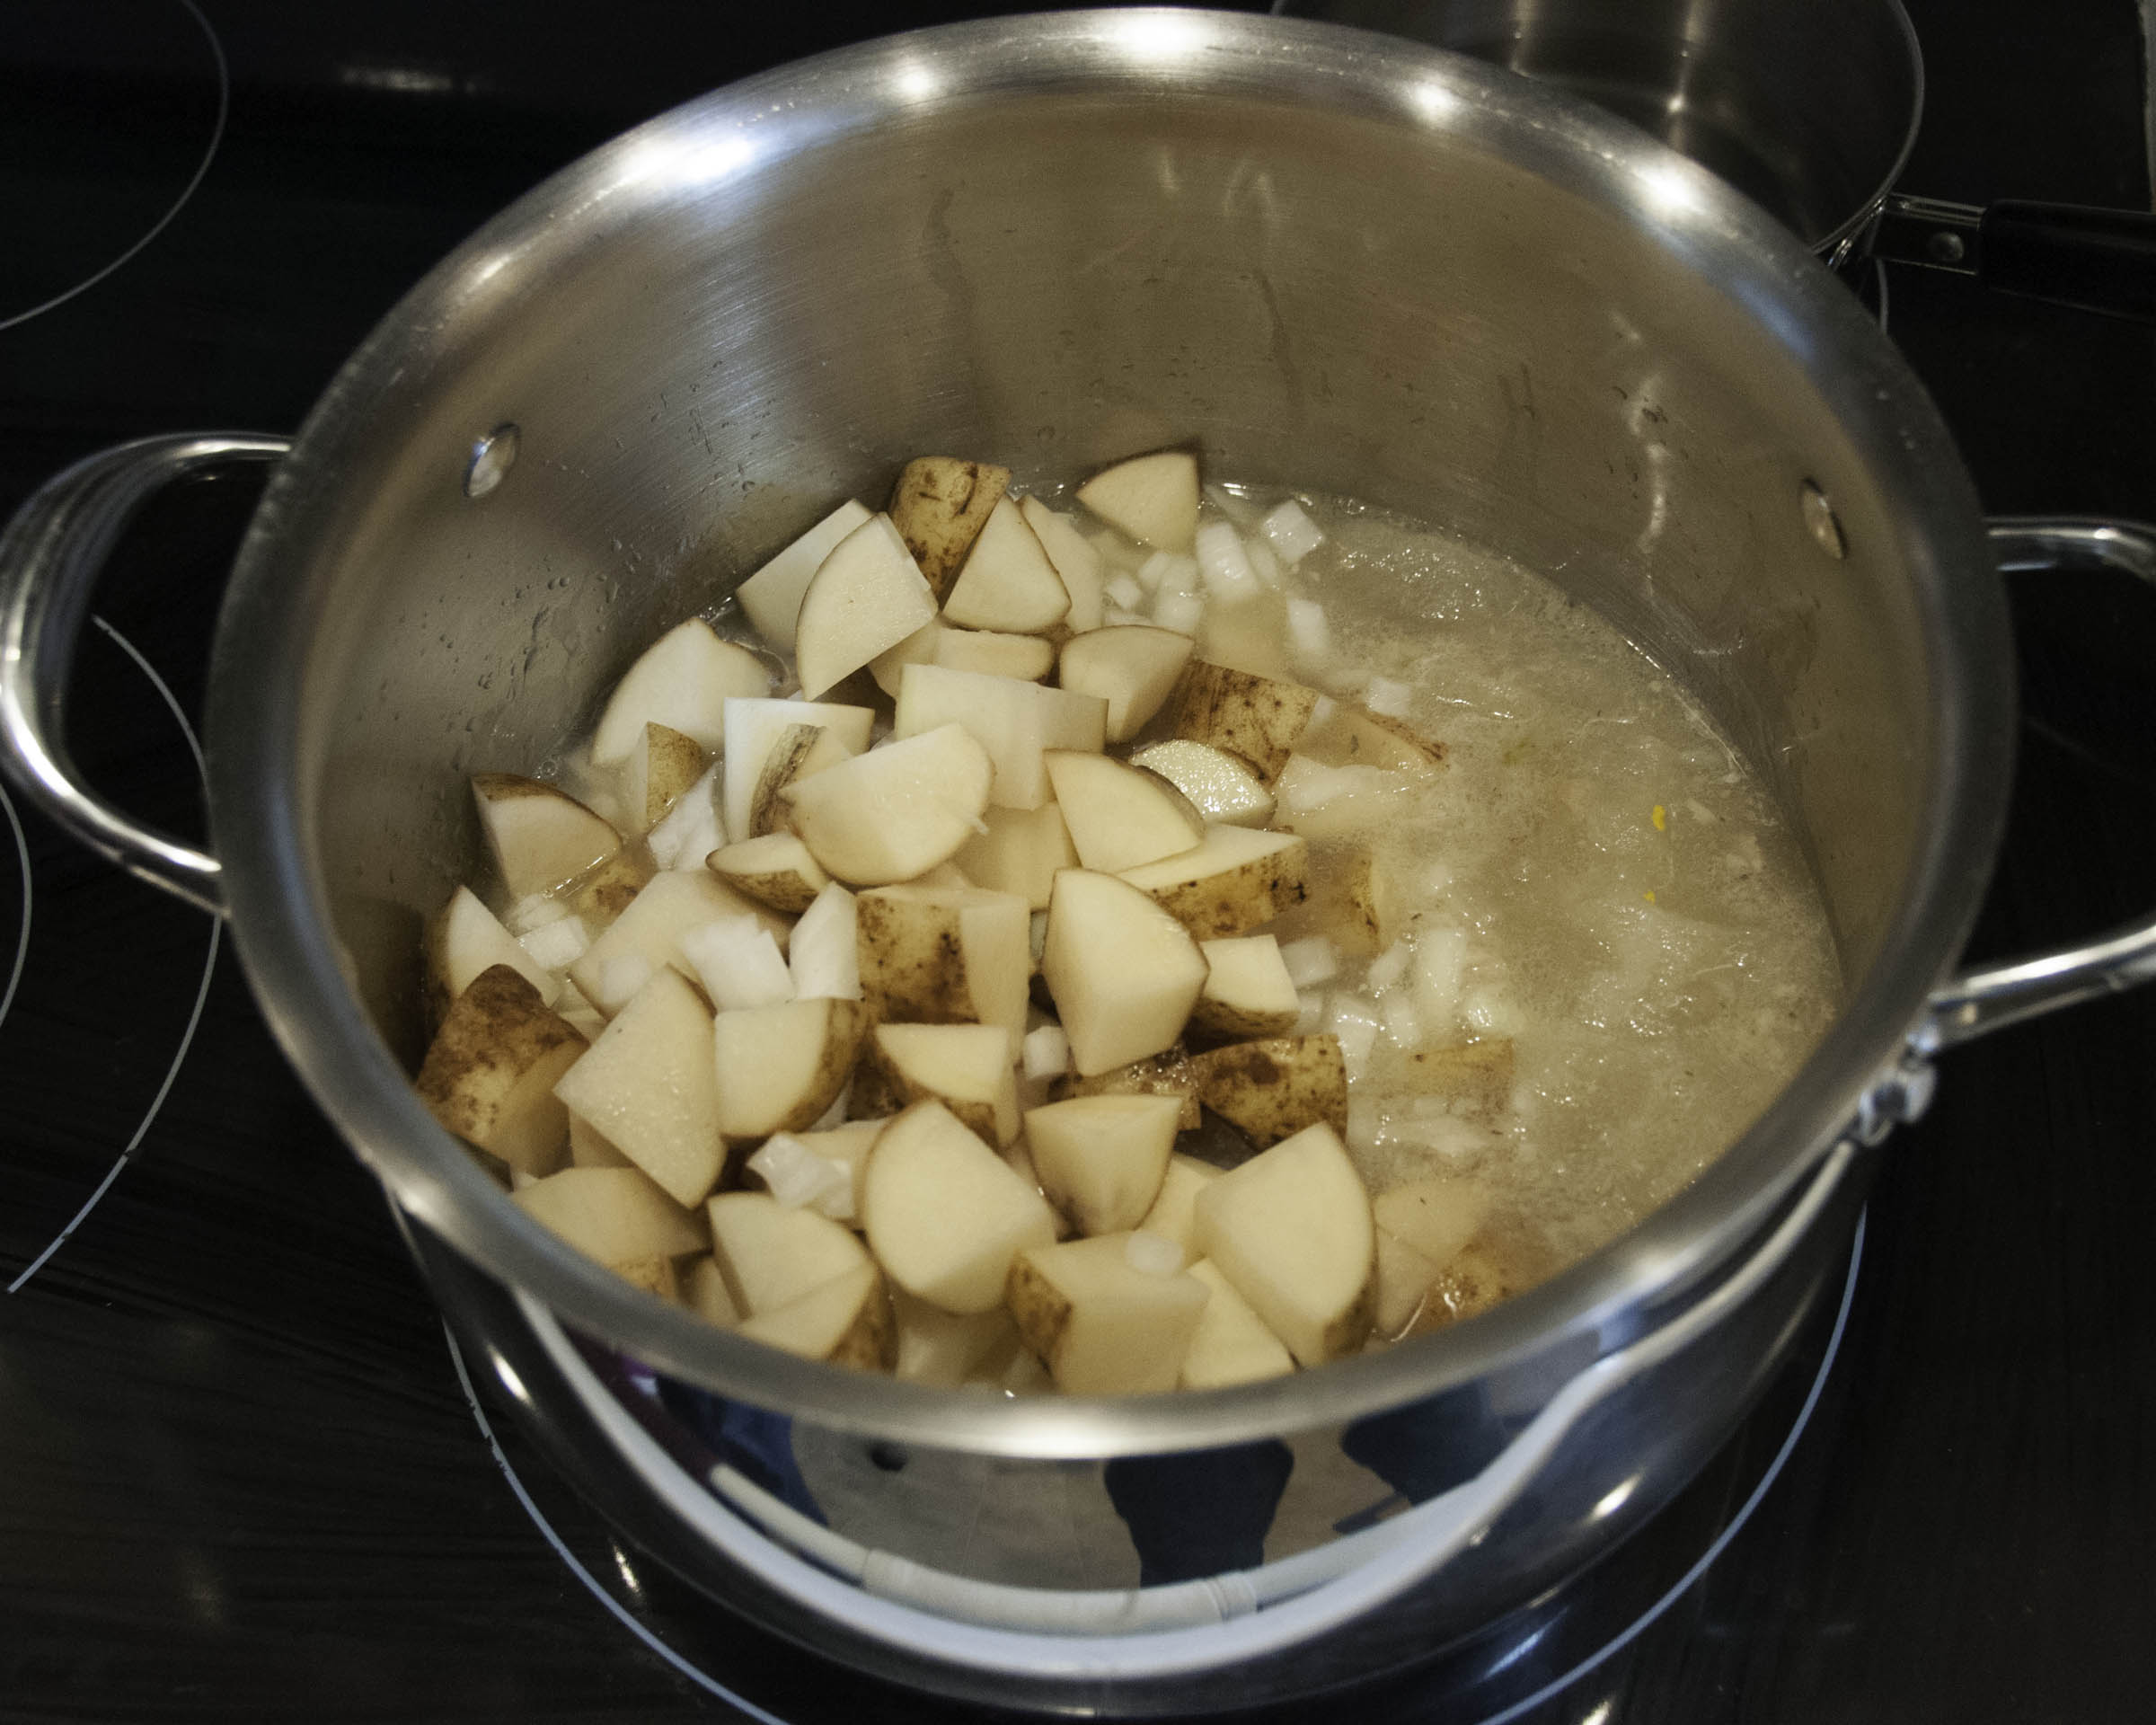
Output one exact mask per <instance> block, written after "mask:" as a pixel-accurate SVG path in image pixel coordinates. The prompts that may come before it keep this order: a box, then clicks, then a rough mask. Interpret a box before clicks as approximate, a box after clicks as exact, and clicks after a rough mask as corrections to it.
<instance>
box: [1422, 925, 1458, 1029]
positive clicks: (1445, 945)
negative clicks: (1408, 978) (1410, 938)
mask: <svg viewBox="0 0 2156 1725" xmlns="http://www.w3.org/2000/svg"><path fill="white" fill-rule="evenodd" d="M1466 967H1467V936H1466V935H1465V934H1464V933H1462V932H1461V931H1460V930H1459V929H1456V928H1426V929H1424V930H1423V931H1422V932H1421V933H1419V934H1418V936H1417V937H1416V940H1415V987H1414V993H1415V1010H1416V1011H1417V1012H1418V1013H1420V1014H1421V1016H1422V1018H1423V1020H1424V1022H1425V1024H1426V1026H1427V1028H1428V1029H1430V1030H1433V1031H1434V1030H1436V1029H1437V1028H1438V1027H1439V1026H1440V1025H1443V1024H1445V1023H1448V1022H1451V1020H1452V1019H1453V1018H1454V1016H1455V1015H1456V1014H1457V1013H1459V1010H1460V978H1461V976H1462V972H1463V971H1464V970H1465V969H1466Z"/></svg>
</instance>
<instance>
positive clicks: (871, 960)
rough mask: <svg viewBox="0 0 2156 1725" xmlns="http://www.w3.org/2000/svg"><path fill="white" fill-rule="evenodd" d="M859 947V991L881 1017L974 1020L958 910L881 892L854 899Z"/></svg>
mask: <svg viewBox="0 0 2156 1725" xmlns="http://www.w3.org/2000/svg"><path fill="white" fill-rule="evenodd" d="M853 914H854V916H855V918H856V923H855V926H856V928H857V929H858V930H859V935H858V940H859V945H860V951H861V993H862V999H863V1000H864V1001H865V1002H866V1003H867V1004H868V1006H869V1009H870V1011H871V1012H872V1013H875V1015H876V1017H877V1018H878V1020H879V1021H880V1022H891V1021H898V1020H903V1021H905V1022H908V1023H915V1024H965V1023H971V1022H975V1019H976V1013H975V1012H974V1006H973V990H972V988H971V986H969V984H968V978H967V972H966V953H965V950H964V946H963V944H962V942H961V940H960V924H959V913H958V912H957V911H956V910H949V911H946V910H943V909H942V908H941V907H934V906H925V905H919V904H908V903H906V902H904V901H903V900H896V899H892V898H885V897H879V895H878V893H877V891H876V889H873V888H871V889H869V890H867V891H865V892H862V893H861V894H859V895H858V896H857V897H856V898H855V899H854V901H853Z"/></svg>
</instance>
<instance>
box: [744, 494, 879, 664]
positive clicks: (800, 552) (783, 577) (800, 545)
mask: <svg viewBox="0 0 2156 1725" xmlns="http://www.w3.org/2000/svg"><path fill="white" fill-rule="evenodd" d="M869 519H870V516H869V512H868V510H866V509H863V508H862V506H861V505H860V504H858V503H856V502H855V501H854V500H853V499H852V498H848V499H847V500H845V501H844V503H841V504H840V505H839V506H838V507H837V508H836V509H834V510H832V511H831V513H830V514H829V515H826V517H824V518H823V519H822V520H821V521H818V522H817V524H816V525H815V526H813V527H811V528H809V529H808V532H807V533H804V534H803V535H801V536H800V538H799V539H796V540H795V541H794V542H793V543H792V544H790V545H788V546H787V547H786V549H785V550H783V551H782V552H781V553H779V554H778V555H777V556H776V557H773V559H772V560H771V561H770V562H768V563H765V564H764V567H763V568H761V569H759V570H758V571H756V572H755V574H754V575H751V576H750V577H749V578H748V579H747V580H746V581H743V582H742V583H741V585H740V586H739V587H738V588H735V589H734V597H736V598H737V599H738V600H739V601H740V602H741V609H742V610H743V611H744V612H745V613H747V616H748V620H749V622H750V623H752V624H755V630H756V632H757V633H758V634H759V635H762V636H763V637H764V640H765V641H767V642H769V643H770V644H771V645H772V646H773V647H774V648H776V649H777V650H779V651H780V652H782V653H785V654H788V655H791V653H792V651H793V628H794V623H795V620H796V619H797V618H799V617H800V613H801V595H802V594H804V593H806V592H807V591H808V583H809V582H810V581H812V580H814V579H816V571H817V570H819V569H821V568H822V567H823V563H824V559H825V558H826V557H828V556H829V555H830V554H831V553H832V552H834V551H835V550H836V549H837V547H838V543H839V541H840V540H842V539H844V538H845V537H846V536H847V535H849V534H851V533H853V531H854V529H856V528H857V527H860V526H864V525H866V524H867V522H868V521H869ZM756 693H760V691H756Z"/></svg>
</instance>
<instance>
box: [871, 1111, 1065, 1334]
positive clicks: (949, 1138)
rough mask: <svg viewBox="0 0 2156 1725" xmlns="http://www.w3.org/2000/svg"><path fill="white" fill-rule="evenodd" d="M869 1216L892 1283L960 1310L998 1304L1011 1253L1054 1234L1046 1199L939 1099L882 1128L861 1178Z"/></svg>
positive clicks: (874, 1240) (873, 1237) (875, 1247)
mask: <svg viewBox="0 0 2156 1725" xmlns="http://www.w3.org/2000/svg"><path fill="white" fill-rule="evenodd" d="M862 1221H863V1224H864V1225H865V1232H866V1234H867V1235H868V1242H869V1246H870V1250H872V1251H873V1252H875V1254H876V1259H877V1261H878V1262H879V1263H880V1264H881V1265H882V1266H883V1268H884V1271H885V1273H886V1274H887V1275H888V1276H889V1277H890V1278H891V1279H892V1281H894V1282H895V1283H897V1285H898V1286H899V1287H903V1288H905V1289H906V1291H907V1292H908V1293H909V1294H912V1295H914V1296H916V1297H917V1298H920V1299H923V1300H926V1301H927V1302H928V1303H929V1304H930V1305H933V1306H936V1307H938V1308H940V1309H941V1310H942V1311H945V1312H951V1313H957V1314H961V1315H962V1314H971V1313H980V1312H987V1311H992V1310H994V1308H995V1307H996V1306H997V1305H1000V1304H1001V1303H1002V1301H1003V1284H1004V1281H1005V1279H1006V1278H1008V1276H1009V1274H1010V1270H1011V1261H1012V1258H1014V1257H1015V1256H1016V1255H1017V1254H1018V1253H1019V1252H1021V1251H1023V1250H1024V1249H1025V1248H1026V1247H1028V1246H1035V1245H1042V1246H1045V1245H1048V1244H1051V1243H1054V1241H1055V1238H1056V1213H1055V1211H1054V1210H1052V1209H1050V1208H1049V1207H1048V1202H1047V1199H1044V1198H1043V1197H1041V1195H1040V1194H1039V1193H1038V1191H1036V1190H1034V1189H1033V1187H1032V1186H1031V1185H1029V1183H1028V1182H1027V1181H1025V1180H1023V1179H1022V1178H1021V1177H1020V1176H1019V1175H1018V1174H1016V1173H1014V1172H1012V1169H1011V1167H1010V1165H1009V1164H1008V1163H1005V1162H1004V1161H1003V1158H1002V1157H1001V1156H999V1155H997V1154H996V1153H995V1152H994V1151H993V1150H991V1149H990V1148H988V1146H986V1145H985V1144H984V1143H983V1142H982V1141H981V1139H980V1138H979V1137H978V1136H977V1135H976V1134H975V1133H974V1132H973V1131H971V1130H970V1129H969V1128H967V1127H966V1126H964V1125H963V1124H961V1123H960V1122H959V1119H958V1118H957V1117H956V1116H955V1115H953V1114H952V1113H951V1112H950V1110H949V1109H947V1108H945V1107H943V1105H942V1104H941V1103H940V1102H934V1101H924V1102H916V1103H915V1104H914V1106H912V1107H911V1108H908V1109H907V1110H906V1111H905V1112H904V1113H902V1114H900V1115H899V1116H898V1117H897V1119H893V1120H891V1121H890V1122H889V1123H888V1124H887V1125H886V1126H885V1127H884V1128H883V1133H882V1136H881V1137H879V1138H878V1139H877V1141H876V1147H875V1149H874V1150H873V1151H871V1152H870V1155H869V1165H868V1169H867V1171H866V1172H865V1173H864V1174H863V1176H862Z"/></svg>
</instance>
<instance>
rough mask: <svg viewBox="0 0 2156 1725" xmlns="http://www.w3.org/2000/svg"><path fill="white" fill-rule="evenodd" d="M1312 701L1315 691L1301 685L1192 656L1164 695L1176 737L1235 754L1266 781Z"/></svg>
mask: <svg viewBox="0 0 2156 1725" xmlns="http://www.w3.org/2000/svg"><path fill="white" fill-rule="evenodd" d="M1317 704H1318V692H1317V691H1316V690H1315V689H1313V688H1310V687H1308V686H1305V685H1303V684H1301V683H1286V682H1282V681H1279V680H1278V679H1277V678H1274V677H1254V676H1252V675H1251V674H1250V672H1248V671H1238V670H1233V669H1231V668H1228V667H1227V666H1225V665H1214V664H1209V663H1207V662H1206V660H1204V659H1194V660H1193V661H1192V662H1191V664H1190V665H1189V667H1188V669H1186V670H1185V671H1184V672H1183V675H1182V677H1181V680H1180V681H1179V682H1178V683H1177V685H1176V687H1175V693H1174V694H1173V695H1171V697H1170V698H1169V701H1168V703H1167V723H1168V727H1169V729H1170V730H1172V731H1173V732H1174V733H1175V734H1176V735H1177V736H1178V737H1183V738H1187V739H1189V740H1190V741H1192V742H1194V743H1207V744H1210V745H1211V746H1212V747H1215V748H1224V749H1225V750H1227V751H1228V753H1229V754H1231V755H1238V756H1241V757H1242V758H1243V759H1244V760H1246V761H1248V762H1249V763H1250V768H1251V770H1252V771H1253V772H1255V773H1256V774H1258V777H1259V780H1260V781H1261V782H1262V783H1265V784H1268V785H1269V784H1271V783H1273V781H1274V780H1275V779H1277V777H1279V775H1280V769H1281V768H1282V767H1284V766H1286V765H1287V757H1288V755H1289V753H1290V752H1291V751H1292V750H1293V749H1294V746H1295V739H1297V738H1299V737H1301V736H1302V734H1303V730H1304V728H1305V727H1306V726H1308V725H1309V723H1310V718H1311V714H1312V712H1315V711H1316V710H1317Z"/></svg>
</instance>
